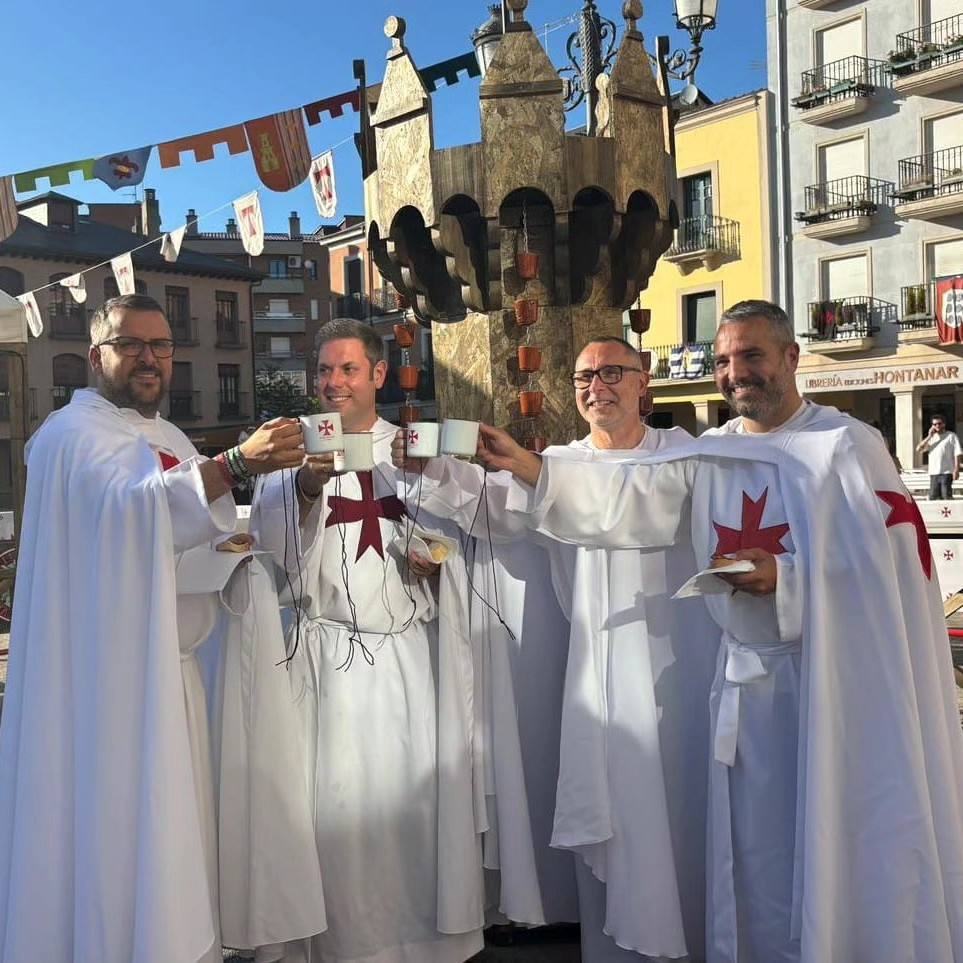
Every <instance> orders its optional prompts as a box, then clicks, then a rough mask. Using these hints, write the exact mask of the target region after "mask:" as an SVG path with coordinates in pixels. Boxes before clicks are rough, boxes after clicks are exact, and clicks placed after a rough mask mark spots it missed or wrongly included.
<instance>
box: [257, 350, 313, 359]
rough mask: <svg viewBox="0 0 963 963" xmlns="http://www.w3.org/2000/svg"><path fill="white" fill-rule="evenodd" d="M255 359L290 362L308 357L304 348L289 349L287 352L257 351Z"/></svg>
mask: <svg viewBox="0 0 963 963" xmlns="http://www.w3.org/2000/svg"><path fill="white" fill-rule="evenodd" d="M254 357H255V358H257V359H258V360H261V359H264V360H265V361H290V360H291V359H292V358H304V357H306V354H305V351H304V349H303V348H289V349H288V350H286V351H255V352H254Z"/></svg>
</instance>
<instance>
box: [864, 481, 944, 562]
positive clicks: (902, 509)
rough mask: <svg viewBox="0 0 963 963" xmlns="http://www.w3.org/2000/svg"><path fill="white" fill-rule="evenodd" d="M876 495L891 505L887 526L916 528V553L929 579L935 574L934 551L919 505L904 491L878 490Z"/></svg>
mask: <svg viewBox="0 0 963 963" xmlns="http://www.w3.org/2000/svg"><path fill="white" fill-rule="evenodd" d="M876 496H877V497H878V498H880V499H882V500H883V501H884V502H886V504H887V505H889V508H890V512H889V515H888V516H887V517H886V527H887V528H892V527H893V526H894V525H903V524H906V525H912V526H913V528H915V529H916V554H917V555H919V557H920V566H921V567H922V569H923V574H924V575H925V576H926V578H927V579H929V578H930V576H931V575H932V574H933V552H932V550H931V549H930V540H929V536H928V535H927V534H926V523H925V522H924V521H923V516H922V515H921V514H920V509H919V506H918V505H917V504H916V502H915V501H914V500H913V499H912V498H910V496H909V495H907V494H905V493H904V492H880V491H878V492H876Z"/></svg>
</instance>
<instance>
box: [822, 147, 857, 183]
mask: <svg viewBox="0 0 963 963" xmlns="http://www.w3.org/2000/svg"><path fill="white" fill-rule="evenodd" d="M865 173H866V144H865V141H864V140H863V138H862V137H856V138H854V139H853V140H844V141H840V142H839V143H837V144H826V145H825V146H823V147H820V148H819V180H820V182H822V183H826V182H827V181H838V180H842V179H843V178H844V177H860V176H863V175H865Z"/></svg>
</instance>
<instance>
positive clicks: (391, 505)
mask: <svg viewBox="0 0 963 963" xmlns="http://www.w3.org/2000/svg"><path fill="white" fill-rule="evenodd" d="M357 475H358V482H359V484H360V485H361V500H360V501H358V500H357V499H355V498H346V497H344V496H343V495H332V496H331V497H330V498H329V499H328V507H329V508H330V509H331V511H330V513H329V514H328V518H327V521H325V523H324V527H325V528H331V527H332V526H334V525H348V524H351V523H352V522H361V534H360V535H359V536H358V554H357V555H356V556H355V559H354V560H355V561H356V562H357V561H358V560H359V559H360V558H361V556H362V555H364V553H365V552H366V551H367V550H368V549H369V548H373V549H374V550H375V551H376V552H377V553H378V554H379V555H380V556H381V558H382V559H384V557H385V552H384V543H383V542H382V540H381V519H382V518H387V519H388V520H389V521H392V522H399V521H401V519H402V518H404V517H405V515H406V514H407V513H406V512H405V506H404V504H403V503H402V502H401V501H400V500H399V498H398V496H397V495H386V496H385V497H384V498H375V497H374V478H373V477H372V474H371V472H370V471H359V472H358V473H357Z"/></svg>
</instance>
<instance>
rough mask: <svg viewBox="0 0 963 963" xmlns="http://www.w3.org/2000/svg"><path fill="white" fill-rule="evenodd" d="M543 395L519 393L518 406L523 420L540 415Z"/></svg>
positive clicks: (537, 392) (538, 393)
mask: <svg viewBox="0 0 963 963" xmlns="http://www.w3.org/2000/svg"><path fill="white" fill-rule="evenodd" d="M544 399H545V395H544V394H542V392H541V391H519V393H518V404H519V407H520V408H521V410H522V416H523V417H525V418H534V417H535V416H536V415H540V414H541V413H542V402H543V401H544Z"/></svg>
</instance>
